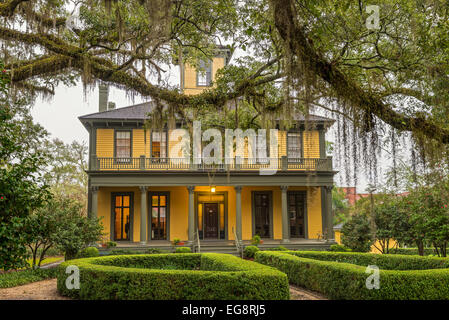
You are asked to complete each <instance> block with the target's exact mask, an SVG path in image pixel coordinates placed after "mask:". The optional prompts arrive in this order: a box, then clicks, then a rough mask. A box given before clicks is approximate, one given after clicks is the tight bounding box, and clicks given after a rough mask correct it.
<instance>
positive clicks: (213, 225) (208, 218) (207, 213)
mask: <svg viewBox="0 0 449 320" xmlns="http://www.w3.org/2000/svg"><path fill="white" fill-rule="evenodd" d="M204 239H218V203H205V204H204Z"/></svg>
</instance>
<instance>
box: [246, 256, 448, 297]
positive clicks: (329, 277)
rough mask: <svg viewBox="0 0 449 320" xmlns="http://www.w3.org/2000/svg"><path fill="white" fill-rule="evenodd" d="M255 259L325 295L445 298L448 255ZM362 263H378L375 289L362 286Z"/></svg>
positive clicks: (267, 257)
mask: <svg viewBox="0 0 449 320" xmlns="http://www.w3.org/2000/svg"><path fill="white" fill-rule="evenodd" d="M255 261H257V262H259V263H262V264H265V265H268V266H272V267H275V268H277V269H279V270H280V271H282V272H285V273H286V274H287V276H288V279H289V282H290V283H291V284H294V285H297V286H300V287H303V288H306V289H309V290H313V291H316V292H319V293H322V294H324V295H326V296H328V297H329V298H331V299H357V300H359V299H361V300H365V299H387V300H409V299H420V300H429V299H449V260H448V259H445V258H437V257H421V256H410V255H398V254H396V255H379V254H371V253H356V252H318V251H279V252H269V251H259V252H257V253H256V254H255ZM368 265H375V266H377V267H379V269H380V272H379V284H380V287H379V289H375V288H373V289H368V288H367V286H366V282H367V278H368V276H369V275H370V274H369V273H366V268H367V266H368Z"/></svg>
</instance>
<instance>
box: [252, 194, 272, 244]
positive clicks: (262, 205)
mask: <svg viewBox="0 0 449 320" xmlns="http://www.w3.org/2000/svg"><path fill="white" fill-rule="evenodd" d="M270 202H271V201H270V193H269V192H255V193H254V234H255V235H259V236H260V237H261V238H270V226H271V223H270V220H271V219H270V210H271V203H270Z"/></svg>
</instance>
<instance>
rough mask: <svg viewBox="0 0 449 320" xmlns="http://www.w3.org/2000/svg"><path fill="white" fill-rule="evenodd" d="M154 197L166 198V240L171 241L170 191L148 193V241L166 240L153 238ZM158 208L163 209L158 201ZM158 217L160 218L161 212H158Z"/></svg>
mask: <svg viewBox="0 0 449 320" xmlns="http://www.w3.org/2000/svg"><path fill="white" fill-rule="evenodd" d="M153 196H158V197H160V196H165V229H166V230H165V235H166V239H165V240H169V239H170V191H148V194H147V198H148V204H147V208H148V209H147V210H148V212H147V221H148V226H147V232H148V234H147V240H148V241H158V240H164V239H155V240H153V237H152V233H151V231H152V226H151V224H152V222H151V219H152V209H153V202H152V199H153V198H152V197H153ZM157 207H158V208H161V206H160V205H159V200H158V206H157ZM158 217H160V210H158Z"/></svg>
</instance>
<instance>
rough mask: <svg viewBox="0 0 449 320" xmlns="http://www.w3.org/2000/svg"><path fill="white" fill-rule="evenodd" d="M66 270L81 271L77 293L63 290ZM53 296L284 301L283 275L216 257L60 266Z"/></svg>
mask: <svg viewBox="0 0 449 320" xmlns="http://www.w3.org/2000/svg"><path fill="white" fill-rule="evenodd" d="M69 265H76V266H78V268H79V269H80V276H81V279H80V283H81V286H80V289H79V290H68V289H67V288H66V285H65V281H66V279H67V276H68V275H67V274H66V273H65V268H66V267H67V266H69ZM165 268H168V270H167V269H165ZM229 271H232V272H229ZM111 284H114V285H111ZM58 291H59V292H60V293H61V294H63V295H66V296H70V297H73V298H79V299H100V300H103V299H120V300H122V299H139V300H140V299H142V300H203V299H210V300H222V299H229V300H242V299H243V300H246V299H257V300H258V299H262V300H270V299H275V300H279V299H288V298H289V287H288V280H287V277H286V275H285V274H283V273H281V272H279V271H277V270H275V269H274V268H269V267H266V266H263V265H261V264H258V263H254V262H251V261H245V260H242V259H239V258H237V257H234V256H232V255H227V254H216V253H205V254H192V253H190V254H179V255H178V254H157V255H154V254H152V255H133V256H108V257H102V258H88V259H79V260H73V261H69V262H65V263H63V264H61V265H60V266H59V269H58Z"/></svg>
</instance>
